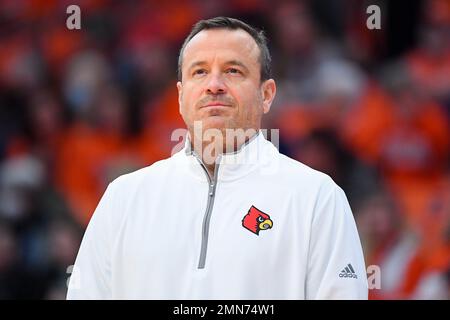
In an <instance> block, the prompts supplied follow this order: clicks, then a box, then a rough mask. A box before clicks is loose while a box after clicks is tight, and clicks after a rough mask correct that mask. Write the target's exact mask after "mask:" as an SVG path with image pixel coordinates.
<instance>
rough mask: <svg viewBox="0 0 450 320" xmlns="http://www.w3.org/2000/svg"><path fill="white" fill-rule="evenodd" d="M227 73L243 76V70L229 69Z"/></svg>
mask: <svg viewBox="0 0 450 320" xmlns="http://www.w3.org/2000/svg"><path fill="white" fill-rule="evenodd" d="M227 73H230V74H242V72H241V70H239V69H236V68H229V69H227Z"/></svg>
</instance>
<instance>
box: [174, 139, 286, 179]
mask: <svg viewBox="0 0 450 320" xmlns="http://www.w3.org/2000/svg"><path fill="white" fill-rule="evenodd" d="M181 153H182V154H183V156H184V157H185V158H186V159H187V162H188V164H189V165H188V171H189V172H190V173H192V174H194V175H195V176H196V177H197V178H199V179H201V180H204V181H206V180H207V176H206V172H205V170H204V169H203V168H202V164H201V160H200V157H199V156H198V155H196V154H195V152H194V151H193V150H192V147H191V139H190V135H189V133H188V134H187V135H186V139H185V145H184V148H183V150H182V152H181ZM274 153H278V150H277V149H276V148H275V146H274V145H273V144H272V143H271V142H269V141H267V140H266V138H265V137H264V134H263V133H262V132H261V131H258V132H257V133H256V134H255V135H253V136H252V137H251V138H250V139H249V140H248V141H247V142H245V143H244V144H243V145H242V146H241V147H240V148H239V150H237V151H235V152H229V153H224V154H222V155H220V156H219V157H218V158H217V159H216V167H217V164H218V167H217V168H216V171H217V180H218V181H230V180H235V179H239V178H241V177H243V176H245V175H247V174H249V173H250V172H252V171H254V170H256V169H258V168H260V167H261V165H262V164H265V165H267V163H268V162H271V161H272V160H275V159H274V157H273V154H274ZM271 155H272V156H271Z"/></svg>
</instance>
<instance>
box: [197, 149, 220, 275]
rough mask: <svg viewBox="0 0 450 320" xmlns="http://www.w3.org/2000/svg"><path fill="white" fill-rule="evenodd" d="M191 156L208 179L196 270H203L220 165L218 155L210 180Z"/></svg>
mask: <svg viewBox="0 0 450 320" xmlns="http://www.w3.org/2000/svg"><path fill="white" fill-rule="evenodd" d="M193 155H194V156H195V158H196V159H197V161H198V162H199V163H200V165H201V167H202V168H203V170H204V171H205V174H206V177H207V179H208V201H207V203H206V211H205V215H204V217H203V224H202V245H201V248H200V258H199V261H198V267H197V268H198V269H204V268H205V261H206V251H207V250H208V236H209V222H210V220H211V213H212V209H213V205H214V198H215V196H216V186H217V173H218V172H219V163H220V157H221V155H219V156H218V157H217V160H216V165H215V167H214V177H213V179H211V177H210V176H209V173H208V170H207V169H206V167H205V165H204V164H203V161H202V160H201V159H200V158H199V157H198V156H197V154H196V153H195V152H193Z"/></svg>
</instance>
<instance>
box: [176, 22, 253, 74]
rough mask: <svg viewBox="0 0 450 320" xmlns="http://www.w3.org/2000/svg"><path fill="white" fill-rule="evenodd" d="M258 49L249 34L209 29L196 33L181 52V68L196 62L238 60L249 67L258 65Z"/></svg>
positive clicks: (241, 31) (239, 30) (240, 31)
mask: <svg viewBox="0 0 450 320" xmlns="http://www.w3.org/2000/svg"><path fill="white" fill-rule="evenodd" d="M259 54H260V53H259V47H258V45H257V44H256V41H255V40H254V39H253V38H252V36H251V35H250V34H248V33H247V32H246V31H244V30H242V29H237V30H229V29H210V30H202V31H200V32H199V33H197V34H196V35H195V36H194V37H193V38H192V39H191V40H190V41H189V42H188V44H187V45H186V47H185V48H184V52H183V66H188V65H189V63H192V62H194V61H197V60H201V61H207V62H208V61H209V60H210V59H219V60H220V59H221V58H223V59H226V60H238V61H242V62H244V63H247V64H249V65H250V66H252V65H253V66H256V67H258V65H259Z"/></svg>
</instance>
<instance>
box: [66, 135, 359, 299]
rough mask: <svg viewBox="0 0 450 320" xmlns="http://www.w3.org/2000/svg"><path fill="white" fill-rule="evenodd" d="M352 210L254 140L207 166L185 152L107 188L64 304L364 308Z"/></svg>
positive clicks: (333, 190)
mask: <svg viewBox="0 0 450 320" xmlns="http://www.w3.org/2000/svg"><path fill="white" fill-rule="evenodd" d="M367 290H368V288H367V277H366V269H365V264H364V258H363V253H362V248H361V243H360V239H359V236H358V231H357V229H356V225H355V221H354V218H353V215H352V211H351V209H350V206H349V204H348V201H347V199H346V196H345V194H344V192H343V191H342V189H341V188H340V187H338V186H337V185H336V184H335V183H334V182H333V180H332V179H331V178H330V177H329V176H327V175H326V174H324V173H321V172H319V171H316V170H313V169H311V168H309V167H308V166H306V165H304V164H302V163H300V162H298V161H295V160H293V159H290V158H288V157H287V156H285V155H283V154H281V153H279V152H278V150H277V148H275V146H274V145H273V144H272V143H271V142H269V141H267V140H266V139H265V138H264V136H263V134H262V132H259V133H258V134H256V135H255V136H253V137H252V139H250V141H248V142H247V143H246V144H244V145H243V146H242V147H241V148H240V150H239V151H238V152H235V153H226V154H223V155H222V156H219V157H218V158H217V160H216V167H215V174H214V177H209V175H208V173H207V171H206V168H205V167H204V165H203V163H202V161H201V160H200V157H198V156H197V155H196V154H195V152H193V151H192V150H191V148H190V142H189V139H186V144H185V147H184V149H183V150H181V151H180V152H178V153H176V154H174V155H173V156H172V157H170V158H168V159H165V160H161V161H158V162H156V163H154V164H152V165H151V166H149V167H146V168H143V169H140V170H138V171H135V172H133V173H130V174H126V175H123V176H121V177H119V178H117V179H116V180H114V181H113V182H112V183H110V185H109V186H108V188H107V190H106V192H105V194H104V195H103V197H102V199H101V200H100V203H99V204H98V207H97V209H96V210H95V212H94V214H93V216H92V218H91V221H90V222H89V225H88V227H87V229H86V232H85V234H84V237H83V240H82V243H81V246H80V249H79V252H78V255H77V258H76V262H75V265H74V268H73V273H72V276H71V279H70V283H69V288H68V294H67V298H68V299H250V300H255V299H367V294H368V291H367Z"/></svg>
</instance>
